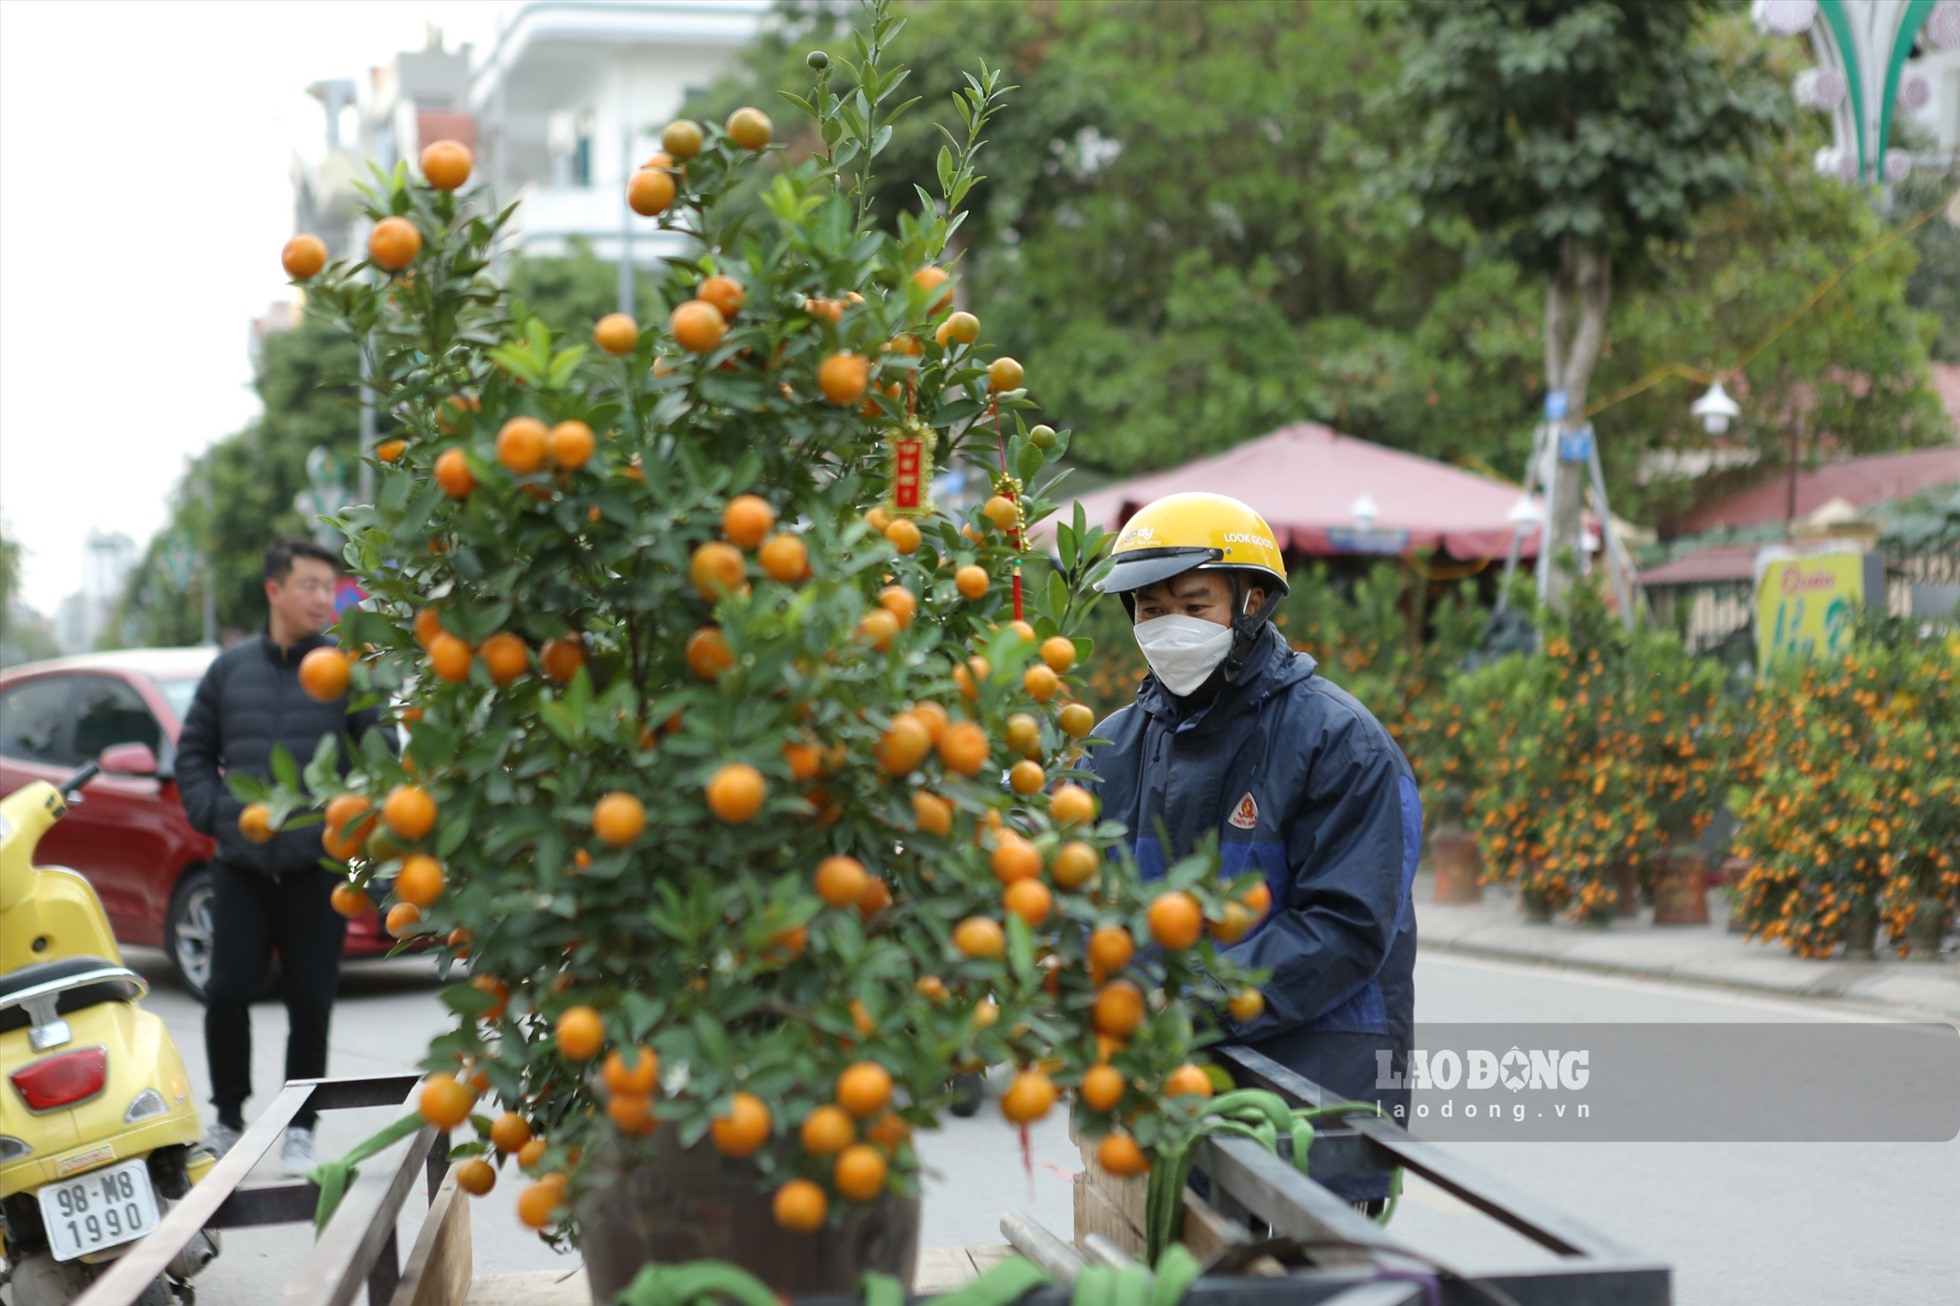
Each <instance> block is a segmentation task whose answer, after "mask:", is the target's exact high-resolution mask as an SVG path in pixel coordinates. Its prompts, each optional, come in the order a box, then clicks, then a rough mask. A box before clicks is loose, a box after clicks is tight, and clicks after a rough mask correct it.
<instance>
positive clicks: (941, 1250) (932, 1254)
mask: <svg viewBox="0 0 1960 1306" xmlns="http://www.w3.org/2000/svg"><path fill="white" fill-rule="evenodd" d="M979 1277H980V1274H979V1271H977V1270H975V1269H974V1268H973V1257H972V1256H971V1255H969V1254H968V1253H967V1249H966V1248H964V1247H921V1248H920V1249H919V1263H918V1265H917V1267H916V1268H914V1269H913V1271H912V1291H913V1292H915V1293H918V1294H920V1295H921V1296H923V1295H925V1294H927V1293H939V1292H951V1291H952V1290H953V1289H955V1288H963V1287H965V1286H966V1285H967V1284H969V1283H972V1282H973V1281H974V1280H975V1279H977V1278H979Z"/></svg>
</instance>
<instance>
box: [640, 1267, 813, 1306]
mask: <svg viewBox="0 0 1960 1306" xmlns="http://www.w3.org/2000/svg"><path fill="white" fill-rule="evenodd" d="M617 1300H618V1301H619V1302H620V1303H622V1306H693V1303H696V1302H704V1301H714V1302H720V1301H723V1300H726V1301H731V1302H734V1303H735V1304H736V1306H780V1303H781V1299H780V1298H779V1297H777V1296H776V1294H775V1293H774V1292H772V1291H770V1289H769V1287H768V1286H767V1285H766V1284H764V1283H763V1282H762V1280H760V1279H758V1278H756V1277H755V1276H754V1275H753V1274H750V1273H749V1272H748V1271H747V1270H744V1269H742V1268H741V1267H740V1266H736V1265H730V1264H729V1263H728V1262H726V1261H687V1262H684V1263H682V1264H680V1265H647V1266H643V1267H642V1268H641V1270H640V1272H639V1273H638V1274H636V1275H634V1276H633V1282H632V1283H630V1284H628V1285H626V1290H625V1291H624V1292H622V1293H620V1294H619V1297H618V1299H617Z"/></svg>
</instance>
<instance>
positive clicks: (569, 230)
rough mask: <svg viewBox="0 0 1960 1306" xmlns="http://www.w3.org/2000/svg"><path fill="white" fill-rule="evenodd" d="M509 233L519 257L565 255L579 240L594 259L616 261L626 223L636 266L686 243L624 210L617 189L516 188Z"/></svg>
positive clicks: (676, 250) (679, 251)
mask: <svg viewBox="0 0 1960 1306" xmlns="http://www.w3.org/2000/svg"><path fill="white" fill-rule="evenodd" d="M515 198H516V199H517V201H518V208H517V213H516V216H514V217H513V218H512V219H511V230H512V234H513V235H514V237H515V240H516V249H517V250H518V251H519V252H521V253H524V254H529V255H534V256H540V257H546V258H553V257H560V256H562V255H565V254H568V253H570V252H571V246H572V242H573V241H574V240H583V241H584V242H585V243H587V244H588V245H590V246H591V247H592V252H593V253H594V254H597V255H598V256H599V257H600V258H603V259H607V260H609V261H617V260H618V259H619V258H620V252H621V249H622V246H623V245H625V244H626V242H625V241H623V240H622V233H623V231H624V230H625V229H626V228H627V224H628V223H629V222H630V224H631V238H630V247H631V252H632V259H633V261H634V262H635V263H638V264H641V265H649V264H655V263H657V262H658V261H659V260H661V259H663V258H671V257H674V256H677V255H682V254H685V253H687V251H688V249H689V246H690V245H691V243H692V242H690V241H689V240H688V238H687V237H685V236H682V235H679V234H677V233H675V232H670V231H661V230H660V229H659V228H658V227H656V226H655V225H654V220H653V219H651V218H643V217H640V216H639V215H638V214H636V213H634V212H633V211H632V210H631V209H629V208H627V207H626V193H625V187H624V186H623V185H617V186H549V185H537V184H533V185H529V186H524V187H521V188H520V189H519V190H518V192H517V194H516V196H515Z"/></svg>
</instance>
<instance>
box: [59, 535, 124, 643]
mask: <svg viewBox="0 0 1960 1306" xmlns="http://www.w3.org/2000/svg"><path fill="white" fill-rule="evenodd" d="M84 547H85V549H86V550H87V552H86V564H85V566H84V569H83V572H82V588H81V590H80V592H79V593H75V594H70V595H69V596H68V597H67V598H65V599H63V600H62V601H61V607H60V608H59V609H58V610H57V611H56V613H55V643H56V644H57V645H58V646H59V647H60V649H61V651H62V652H63V653H87V652H90V651H91V650H93V649H94V648H95V647H96V646H97V645H98V644H99V643H100V642H101V640H102V637H103V636H104V635H106V634H108V633H109V626H110V623H111V622H113V621H114V619H115V615H116V603H117V601H118V600H119V599H120V598H121V597H122V592H123V585H124V583H125V582H127V581H128V579H129V573H130V571H131V570H132V569H133V568H134V567H135V566H136V541H134V540H132V539H130V538H129V536H127V535H125V534H123V533H122V532H121V531H99V530H91V531H90V532H89V533H88V543H87V544H86V545H85V546H84Z"/></svg>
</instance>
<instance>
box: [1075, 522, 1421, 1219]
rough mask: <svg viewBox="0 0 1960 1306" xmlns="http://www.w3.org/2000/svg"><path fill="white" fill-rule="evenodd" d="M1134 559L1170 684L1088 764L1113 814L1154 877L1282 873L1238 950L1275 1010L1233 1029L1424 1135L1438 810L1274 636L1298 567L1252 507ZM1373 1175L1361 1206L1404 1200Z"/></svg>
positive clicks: (1120, 719) (1100, 731)
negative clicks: (1425, 836)
mask: <svg viewBox="0 0 1960 1306" xmlns="http://www.w3.org/2000/svg"><path fill="white" fill-rule="evenodd" d="M1114 557H1115V562H1114V565H1113V566H1112V568H1111V569H1110V572H1109V574H1108V575H1107V576H1106V577H1105V578H1104V579H1103V580H1102V581H1101V582H1100V584H1099V588H1100V589H1102V590H1103V591H1104V592H1105V593H1112V594H1118V595H1120V596H1122V599H1123V603H1124V606H1125V607H1126V608H1128V609H1129V611H1130V614H1131V617H1132V619H1133V621H1134V625H1135V631H1136V640H1137V644H1138V646H1139V647H1140V648H1141V649H1142V650H1143V655H1144V657H1145V658H1146V659H1147V660H1148V661H1149V663H1150V675H1149V676H1147V677H1146V678H1145V679H1144V682H1143V684H1142V686H1140V687H1139V688H1138V690H1137V700H1136V702H1135V703H1134V704H1133V705H1131V706H1129V707H1126V708H1123V709H1121V710H1120V711H1118V712H1116V713H1114V714H1113V715H1112V716H1110V718H1109V719H1108V720H1106V721H1104V722H1103V723H1102V724H1101V725H1099V726H1098V727H1097V728H1096V734H1097V735H1098V736H1100V737H1102V738H1104V739H1107V740H1109V741H1110V742H1109V743H1108V744H1105V745H1103V746H1101V747H1098V748H1096V749H1095V750H1094V751H1093V752H1092V753H1091V754H1090V756H1089V758H1088V760H1087V763H1086V765H1087V766H1088V768H1089V769H1090V770H1092V771H1093V772H1095V774H1096V776H1097V778H1098V784H1097V788H1098V790H1099V792H1100V796H1101V798H1102V804H1103V814H1104V815H1105V816H1106V817H1107V818H1109V819H1111V820H1116V821H1121V822H1123V824H1124V825H1125V826H1127V827H1128V828H1129V830H1130V831H1131V834H1130V836H1129V838H1130V844H1131V851H1132V853H1133V854H1134V855H1135V857H1136V859H1137V863H1138V866H1139V867H1140V869H1141V870H1142V872H1143V874H1144V876H1145V877H1146V878H1152V877H1155V876H1159V875H1162V874H1163V872H1164V868H1165V866H1166V865H1167V864H1168V863H1170V862H1172V861H1175V860H1176V859H1178V858H1179V857H1182V856H1185V855H1186V854H1188V853H1189V852H1190V851H1191V849H1192V847H1193V846H1194V845H1195V844H1196V843H1197V841H1198V840H1199V839H1200V838H1202V837H1203V836H1205V835H1207V834H1215V835H1217V836H1218V839H1219V851H1220V854H1221V858H1222V863H1223V871H1224V874H1225V876H1226V878H1228V879H1232V878H1236V877H1239V876H1242V875H1244V874H1246V873H1247V872H1250V871H1257V872H1258V873H1259V874H1260V875H1261V876H1263V877H1264V879H1265V882H1266V886H1267V888H1268V889H1269V890H1270V891H1271V894H1272V903H1273V906H1272V911H1271V913H1270V914H1269V915H1268V917H1267V918H1266V919H1265V920H1264V921H1263V922H1261V923H1260V924H1259V925H1258V926H1257V927H1256V928H1255V929H1254V930H1253V931H1252V932H1251V933H1250V934H1248V935H1247V936H1246V937H1245V938H1244V939H1243V940H1241V941H1240V942H1239V943H1237V944H1236V945H1234V946H1233V947H1231V948H1230V949H1229V951H1228V955H1229V956H1231V957H1232V958H1233V959H1234V960H1236V961H1239V962H1241V963H1243V964H1245V965H1247V966H1250V967H1254V968H1259V969H1265V970H1270V971H1271V978H1270V979H1269V980H1267V981H1266V984H1265V986H1264V989H1263V993H1264V995H1265V998H1266V1005H1265V1010H1264V1012H1263V1013H1262V1014H1261V1015H1259V1016H1258V1017H1257V1018H1256V1019H1254V1020H1252V1021H1248V1022H1245V1023H1242V1024H1241V1023H1236V1022H1230V1021H1227V1022H1226V1028H1227V1032H1228V1034H1229V1036H1230V1037H1231V1039H1232V1041H1234V1042H1237V1043H1242V1044H1245V1045H1248V1046H1250V1047H1253V1048H1255V1049H1257V1050H1258V1051H1260V1052H1262V1053H1264V1054H1265V1055H1267V1056H1269V1057H1271V1058H1272V1059H1273V1060H1275V1061H1278V1062H1279V1063H1281V1064H1282V1065H1285V1066H1287V1067H1289V1068H1290V1069H1292V1070H1294V1071H1297V1072H1298V1073H1300V1074H1302V1075H1305V1076H1306V1077H1307V1078H1308V1079H1311V1080H1313V1081H1314V1082H1315V1083H1317V1084H1320V1085H1321V1086H1322V1087H1324V1088H1326V1089H1327V1090H1328V1091H1329V1092H1331V1093H1333V1094H1334V1095H1336V1096H1338V1097H1341V1098H1345V1099H1348V1100H1351V1101H1373V1102H1379V1103H1380V1104H1381V1105H1382V1107H1383V1109H1384V1110H1386V1111H1387V1112H1388V1113H1389V1114H1390V1116H1391V1117H1392V1118H1395V1119H1397V1120H1398V1121H1400V1122H1403V1123H1406V1119H1407V1117H1406V1111H1407V1104H1408V1093H1407V1090H1406V1089H1391V1088H1386V1087H1382V1086H1379V1085H1381V1084H1384V1083H1393V1082H1400V1081H1401V1080H1403V1079H1405V1078H1406V1076H1405V1075H1403V1074H1402V1069H1403V1067H1404V1066H1405V1065H1406V1061H1407V1057H1408V1051H1409V1045H1410V1039H1411V1026H1412V1024H1413V1021H1414V1009H1415V984H1414V977H1413V972H1414V968H1415V951H1416V924H1415V911H1414V909H1413V907H1412V906H1411V903H1410V887H1411V885H1412V883H1413V881H1414V878H1415V869H1416V859H1417V855H1418V851H1419V850H1420V848H1421V846H1422V805H1421V800H1420V799H1419V797H1418V793H1417V788H1416V782H1415V777H1414V776H1413V775H1412V774H1411V773H1410V770H1409V764H1408V762H1407V761H1406V760H1405V759H1404V758H1403V756H1402V751H1401V749H1399V748H1398V747H1397V746H1396V744H1395V741H1394V740H1393V739H1391V738H1390V737H1389V735H1388V732H1387V731H1386V730H1384V729H1382V726H1381V723H1380V722H1378V721H1376V720H1375V718H1374V716H1373V715H1372V714H1371V713H1370V712H1369V711H1368V709H1367V708H1365V707H1363V706H1362V705H1361V704H1360V703H1359V702H1357V701H1356V700H1355V699H1354V698H1353V697H1352V696H1351V695H1349V694H1347V693H1346V692H1344V691H1343V690H1341V689H1339V688H1337V687H1335V686H1334V685H1332V684H1330V683H1329V682H1328V681H1327V680H1325V679H1324V678H1322V677H1321V676H1319V675H1317V674H1316V673H1315V663H1314V660H1313V658H1312V657H1310V656H1308V655H1307V654H1305V653H1296V652H1294V651H1293V649H1291V648H1290V647H1289V646H1288V645H1287V643H1286V641H1285V639H1283V638H1282V637H1281V635H1280V633H1279V631H1278V629H1277V628H1275V627H1274V626H1273V625H1272V623H1271V621H1270V619H1269V618H1270V616H1271V614H1272V612H1273V611H1274V609H1275V608H1276V606H1277V605H1278V603H1279V600H1280V599H1281V598H1283V597H1284V596H1285V594H1286V588H1287V587H1286V567H1285V563H1284V562H1283V560H1282V559H1281V556H1280V548H1279V543H1278V541H1277V540H1276V539H1275V538H1274V535H1273V532H1272V530H1271V528H1270V527H1268V526H1267V524H1266V522H1265V521H1264V519H1262V518H1261V517H1260V516H1259V514H1258V513H1256V512H1254V511H1253V510H1252V509H1251V508H1249V507H1248V506H1246V505H1245V504H1243V503H1240V502H1239V501H1238V500H1236V499H1231V498H1227V497H1226V496H1224V495H1220V494H1174V495H1171V496H1169V497H1167V498H1163V499H1159V500H1157V501H1156V502H1155V503H1152V504H1150V505H1148V506H1147V507H1145V508H1143V509H1142V510H1141V511H1139V512H1138V513H1137V514H1136V516H1134V517H1132V518H1131V519H1130V520H1129V522H1128V523H1127V524H1126V525H1125V526H1124V527H1123V530H1122V531H1121V533H1120V534H1119V535H1118V536H1117V539H1116V545H1115V549H1114ZM1160 830H1161V831H1162V833H1163V834H1164V835H1165V836H1166V837H1168V839H1169V841H1170V845H1171V846H1169V847H1165V846H1164V845H1163V841H1162V840H1161V839H1160V838H1159V833H1158V832H1159V831H1160ZM1382 1054H1386V1055H1385V1057H1384V1056H1382ZM1384 1066H1386V1067H1388V1068H1390V1069H1392V1070H1393V1072H1394V1074H1393V1075H1392V1076H1385V1075H1382V1074H1381V1073H1380V1072H1381V1070H1382V1068H1383V1067H1384ZM1398 1110H1399V1111H1400V1112H1401V1113H1402V1114H1397V1113H1398ZM1359 1179H1360V1180H1361V1182H1358V1183H1349V1184H1345V1185H1335V1186H1336V1187H1337V1190H1338V1191H1341V1192H1342V1194H1343V1195H1344V1196H1346V1197H1348V1198H1349V1199H1350V1200H1352V1201H1356V1202H1373V1201H1376V1200H1379V1199H1380V1198H1383V1197H1385V1196H1386V1194H1387V1182H1388V1181H1387V1176H1386V1175H1383V1176H1379V1177H1376V1176H1362V1177H1359ZM1350 1190H1351V1191H1350Z"/></svg>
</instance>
